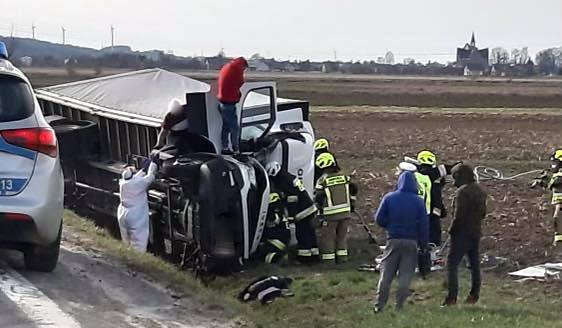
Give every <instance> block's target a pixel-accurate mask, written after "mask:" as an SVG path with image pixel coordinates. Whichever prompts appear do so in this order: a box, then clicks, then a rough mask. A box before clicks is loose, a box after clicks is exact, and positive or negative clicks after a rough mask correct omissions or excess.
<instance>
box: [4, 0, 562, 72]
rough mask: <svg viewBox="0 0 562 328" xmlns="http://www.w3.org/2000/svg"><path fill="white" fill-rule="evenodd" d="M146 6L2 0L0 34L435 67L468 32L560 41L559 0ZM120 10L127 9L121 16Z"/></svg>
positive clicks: (484, 41) (529, 41)
mask: <svg viewBox="0 0 562 328" xmlns="http://www.w3.org/2000/svg"><path fill="white" fill-rule="evenodd" d="M148 4H149V3H148V1H146V0H139V1H137V2H136V3H135V4H134V5H131V4H130V3H127V1H123V0H117V1H112V2H111V6H108V5H107V4H106V3H103V2H101V3H100V2H99V1H93V0H82V1H75V2H73V3H67V2H66V1H64V0H45V1H42V6H41V7H40V8H39V7H38V6H37V5H36V3H34V1H30V0H22V1H19V2H18V3H16V2H11V3H8V4H6V5H3V7H5V9H4V10H2V12H1V13H0V19H1V20H2V21H3V22H4V23H2V24H0V34H2V35H7V36H10V34H12V33H13V35H14V36H15V37H27V38H31V37H32V34H33V31H32V25H34V26H36V29H35V32H36V39H38V40H43V41H49V42H54V43H59V44H60V43H61V41H62V32H61V27H62V26H64V27H65V29H66V39H67V42H66V44H70V45H75V46H81V47H88V48H94V49H101V48H102V46H103V47H108V46H110V45H111V41H110V40H111V32H110V28H111V26H115V30H116V31H115V45H116V46H117V45H127V46H130V47H131V48H132V49H133V50H136V51H146V50H153V49H158V50H162V51H164V52H168V51H170V50H171V51H173V53H174V54H175V55H178V56H186V57H188V56H189V57H193V56H200V55H204V56H214V55H216V54H218V53H219V51H220V50H221V49H224V51H225V53H226V55H227V56H229V57H236V56H244V57H250V56H252V55H253V54H255V53H259V54H260V55H261V56H263V57H266V58H276V59H278V60H306V59H310V60H313V61H328V60H331V61H333V60H335V59H336V60H339V61H350V60H352V61H357V60H360V61H376V60H377V57H384V55H385V53H386V52H387V51H391V52H392V53H393V54H394V55H395V58H396V61H395V62H396V63H400V62H402V61H403V59H404V58H413V59H415V60H416V62H422V63H426V62H428V60H431V61H432V62H435V61H437V62H440V63H444V64H446V63H447V62H453V61H455V59H456V58H455V55H456V54H455V52H456V48H458V47H462V46H464V44H465V43H467V42H468V41H469V40H470V36H471V34H472V32H474V33H475V34H476V44H477V46H478V47H479V48H490V49H493V48H495V47H502V48H505V49H506V50H508V51H509V52H511V50H512V49H514V48H522V47H525V46H527V47H528V48H529V54H530V57H531V58H532V59H533V60H534V58H535V55H536V53H537V52H538V51H540V50H543V49H547V48H553V47H560V46H561V45H562V38H561V34H560V33H559V32H560V31H561V30H562V19H560V18H562V2H560V1H556V0H537V1H535V2H534V3H533V5H532V6H530V5H528V4H527V3H526V2H523V1H512V2H510V3H509V4H508V5H507V6H506V5H505V4H504V5H502V4H498V3H489V2H488V1H485V0H473V1H472V3H471V6H460V8H456V7H453V6H451V5H450V3H449V2H447V1H445V0H433V1H431V3H426V4H423V3H422V4H420V3H419V1H415V0H403V1H401V2H400V4H401V5H402V7H400V8H399V7H397V6H396V5H394V4H389V3H381V4H374V3H373V2H372V1H366V0H357V1H356V2H355V3H354V4H353V5H344V6H341V5H338V4H339V3H338V2H337V1H334V0H326V1H318V0H310V1H308V2H306V3H300V2H299V1H297V0H286V1H285V2H283V3H277V4H280V5H281V6H278V7H279V8H276V11H272V10H270V8H268V7H269V6H268V5H265V6H264V4H263V3H262V2H258V1H257V0H241V1H240V2H239V3H230V2H226V1H216V0H215V1H189V2H185V1H183V2H182V1H178V0H169V1H167V4H168V5H167V6H161V5H160V6H152V7H151V6H149V5H148ZM517 4H519V6H517ZM269 5H271V4H269ZM170 8H173V9H174V10H170ZM403 8H407V9H403ZM357 9H362V10H357ZM459 9H462V10H464V11H465V12H460V11H459ZM125 11H126V12H129V15H121V13H122V12H125ZM381 13H385V15H381ZM459 16H462V17H463V18H464V17H467V18H466V19H462V18H461V19H458V17H459ZM44 17H48V18H47V19H45V18H44ZM233 17H234V18H238V20H237V19H232V18H233ZM84 21H88V23H86V24H84ZM92 21H93V22H94V23H93V24H91V23H90V22H92ZM147 22H149V24H147ZM335 23H339V24H335ZM12 24H13V25H12ZM181 31H190V32H191V31H195V33H185V32H181ZM246 35H249V36H252V37H251V38H249V37H245V36H246ZM350 35H351V36H352V37H350ZM373 39H376V40H377V41H376V42H373V41H372V40H373ZM186 40H189V41H186Z"/></svg>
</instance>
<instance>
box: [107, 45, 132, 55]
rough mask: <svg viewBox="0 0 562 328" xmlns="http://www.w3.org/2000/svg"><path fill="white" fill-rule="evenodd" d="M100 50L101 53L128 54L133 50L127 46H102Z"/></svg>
mask: <svg viewBox="0 0 562 328" xmlns="http://www.w3.org/2000/svg"><path fill="white" fill-rule="evenodd" d="M100 51H101V52H102V53H109V54H130V53H132V52H133V50H132V49H131V47H129V46H113V47H105V48H102V49H101V50H100Z"/></svg>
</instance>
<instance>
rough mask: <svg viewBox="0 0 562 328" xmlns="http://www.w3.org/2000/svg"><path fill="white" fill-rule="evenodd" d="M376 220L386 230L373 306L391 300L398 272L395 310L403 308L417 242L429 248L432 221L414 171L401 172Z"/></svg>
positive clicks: (413, 271) (415, 260) (411, 274)
mask: <svg viewBox="0 0 562 328" xmlns="http://www.w3.org/2000/svg"><path fill="white" fill-rule="evenodd" d="M375 219H376V222H377V224H378V225H379V226H381V227H382V228H384V229H385V230H386V231H387V235H388V237H387V243H386V248H385V250H384V257H383V259H382V263H381V265H382V268H381V276H380V280H379V284H378V291H377V296H376V300H375V305H374V311H375V313H378V312H381V311H382V310H383V309H384V306H385V305H386V302H387V301H388V297H389V292H390V285H391V284H392V280H393V279H394V276H395V275H396V274H397V273H398V291H397V295H396V309H397V310H400V309H401V308H402V306H403V305H404V302H405V301H406V298H408V296H409V295H410V289H409V286H410V282H411V280H412V278H413V276H414V274H415V270H416V262H417V254H418V252H417V251H418V245H419V247H420V248H422V249H426V248H427V242H428V238H429V231H428V230H429V222H428V218H427V211H426V208H425V204H424V202H423V200H422V199H421V198H420V197H419V196H418V185H417V182H416V178H415V176H414V174H413V173H412V172H408V171H405V172H402V174H400V177H399V178H398V185H397V190H396V191H394V192H391V193H388V194H386V195H385V196H384V198H383V199H382V202H381V204H380V206H379V209H378V210H377V213H376V214H375Z"/></svg>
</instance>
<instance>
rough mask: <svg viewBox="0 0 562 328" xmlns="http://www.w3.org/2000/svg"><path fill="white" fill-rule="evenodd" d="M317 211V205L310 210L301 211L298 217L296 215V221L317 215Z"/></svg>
mask: <svg viewBox="0 0 562 328" xmlns="http://www.w3.org/2000/svg"><path fill="white" fill-rule="evenodd" d="M316 211H318V209H317V208H316V205H312V206H310V207H309V208H307V209H305V210H302V211H300V212H299V213H298V214H297V215H295V219H296V220H297V221H300V220H302V219H304V218H306V217H308V216H310V215H312V214H314V213H316Z"/></svg>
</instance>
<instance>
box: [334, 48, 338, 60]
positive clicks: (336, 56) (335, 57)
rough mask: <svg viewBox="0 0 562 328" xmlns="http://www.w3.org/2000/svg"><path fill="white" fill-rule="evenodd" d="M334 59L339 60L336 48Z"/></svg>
mask: <svg viewBox="0 0 562 328" xmlns="http://www.w3.org/2000/svg"><path fill="white" fill-rule="evenodd" d="M334 61H335V62H337V61H338V52H337V51H336V49H334Z"/></svg>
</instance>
